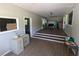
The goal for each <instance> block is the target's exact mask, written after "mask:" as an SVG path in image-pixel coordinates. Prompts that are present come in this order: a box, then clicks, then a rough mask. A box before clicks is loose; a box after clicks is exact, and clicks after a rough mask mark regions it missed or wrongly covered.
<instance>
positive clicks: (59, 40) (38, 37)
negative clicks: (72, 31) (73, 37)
mask: <svg viewBox="0 0 79 59" xmlns="http://www.w3.org/2000/svg"><path fill="white" fill-rule="evenodd" d="M32 38H36V39H42V40H47V41H53V42H58V43H64V41H60V40H55V39H48V38H42V37H32Z"/></svg>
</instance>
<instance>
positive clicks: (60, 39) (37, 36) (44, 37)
mask: <svg viewBox="0 0 79 59" xmlns="http://www.w3.org/2000/svg"><path fill="white" fill-rule="evenodd" d="M34 37H37V38H45V39H51V40H58V41H65V40H64V39H63V40H61V39H56V38H48V37H39V36H34Z"/></svg>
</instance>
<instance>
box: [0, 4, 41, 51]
mask: <svg viewBox="0 0 79 59" xmlns="http://www.w3.org/2000/svg"><path fill="white" fill-rule="evenodd" d="M0 16H7V17H17V18H18V19H19V28H20V29H19V30H18V32H19V34H24V33H25V22H24V17H30V18H31V19H32V34H34V33H35V32H36V31H37V29H39V28H41V23H42V22H41V17H40V16H38V15H36V14H33V13H30V12H28V11H26V10H24V9H22V8H19V7H16V6H14V5H12V4H0ZM15 35H16V34H15V32H8V33H5V34H0V48H2V49H3V50H4V51H5V52H6V51H8V50H10V40H11V39H12V38H13V37H14V36H15Z"/></svg>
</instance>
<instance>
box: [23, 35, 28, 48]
mask: <svg viewBox="0 0 79 59" xmlns="http://www.w3.org/2000/svg"><path fill="white" fill-rule="evenodd" d="M22 38H23V45H24V47H26V46H27V45H28V44H29V35H28V34H25V35H22Z"/></svg>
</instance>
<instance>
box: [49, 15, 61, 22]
mask: <svg viewBox="0 0 79 59" xmlns="http://www.w3.org/2000/svg"><path fill="white" fill-rule="evenodd" d="M48 21H62V17H60V16H53V17H50V18H49V19H48Z"/></svg>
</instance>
